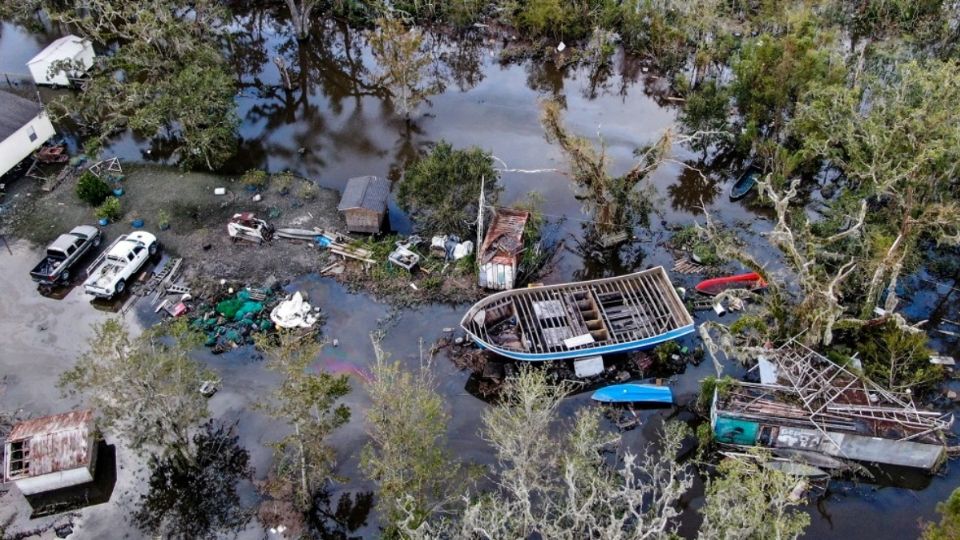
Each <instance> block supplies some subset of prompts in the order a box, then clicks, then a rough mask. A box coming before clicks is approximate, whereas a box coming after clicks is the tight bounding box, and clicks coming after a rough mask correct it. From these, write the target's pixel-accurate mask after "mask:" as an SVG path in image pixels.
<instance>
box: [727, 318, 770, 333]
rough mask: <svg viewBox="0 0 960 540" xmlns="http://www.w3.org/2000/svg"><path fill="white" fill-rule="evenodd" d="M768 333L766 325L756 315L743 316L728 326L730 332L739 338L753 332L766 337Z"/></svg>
mask: <svg viewBox="0 0 960 540" xmlns="http://www.w3.org/2000/svg"><path fill="white" fill-rule="evenodd" d="M768 331H769V328H768V327H767V323H766V322H765V321H764V320H763V319H762V318H760V317H757V316H756V315H743V316H741V317H740V318H739V319H737V320H736V321H734V322H733V324H731V325H730V332H731V333H732V334H734V335H740V336H743V335H746V334H748V333H750V332H755V333H756V334H758V335H759V336H761V337H762V336H766V335H767V332H768Z"/></svg>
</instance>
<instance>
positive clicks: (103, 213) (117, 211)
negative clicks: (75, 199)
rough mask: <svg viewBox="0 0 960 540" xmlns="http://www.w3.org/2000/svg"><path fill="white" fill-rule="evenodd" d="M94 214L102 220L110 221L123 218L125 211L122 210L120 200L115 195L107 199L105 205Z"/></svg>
mask: <svg viewBox="0 0 960 540" xmlns="http://www.w3.org/2000/svg"><path fill="white" fill-rule="evenodd" d="M93 213H94V215H95V216H97V217H98V218H100V219H109V220H110V221H117V220H119V219H120V218H121V217H122V216H123V209H122V208H120V199H118V198H116V197H114V196H113V195H111V196H109V197H107V199H106V200H105V201H103V204H101V205H100V206H98V207H97V209H96V210H94V212H93Z"/></svg>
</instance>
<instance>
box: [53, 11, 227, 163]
mask: <svg viewBox="0 0 960 540" xmlns="http://www.w3.org/2000/svg"><path fill="white" fill-rule="evenodd" d="M178 6H179V4H176V3H175V2H171V1H169V0H159V1H157V2H152V3H150V4H148V5H145V6H141V5H139V4H137V5H135V4H131V3H129V2H119V1H117V0H92V1H91V2H84V3H83V5H80V4H76V5H74V4H71V3H67V4H62V5H61V4H59V3H54V2H46V3H45V8H46V11H47V12H48V14H49V15H50V16H51V18H52V19H53V20H55V21H58V22H62V23H65V24H67V25H70V26H71V27H76V28H77V29H78V31H79V32H80V33H82V34H83V35H84V36H85V37H88V38H90V39H92V40H94V41H95V42H98V43H101V44H107V43H109V44H111V47H112V48H113V53H112V54H111V55H109V56H106V57H102V58H100V60H99V61H98V62H97V63H96V64H95V66H94V68H93V69H92V70H91V71H90V78H89V80H88V81H86V83H85V84H84V85H83V87H82V91H81V93H80V94H79V95H78V96H76V97H72V98H65V99H63V100H61V101H58V102H55V103H53V104H51V106H52V107H53V108H54V109H55V110H57V111H59V112H62V113H64V114H68V115H71V116H74V117H76V118H77V119H78V120H79V122H80V123H81V124H82V125H85V126H91V127H93V128H94V129H95V131H96V134H95V135H93V136H92V137H90V138H89V139H88V140H87V141H86V142H85V144H84V148H85V150H86V151H87V153H90V154H94V153H95V152H96V150H97V149H98V148H99V147H101V146H102V145H104V144H105V143H107V141H108V140H109V139H110V138H111V137H112V136H114V135H115V134H117V133H120V132H122V131H124V130H126V129H130V130H132V131H133V132H134V133H135V134H136V135H138V136H141V137H144V138H146V139H149V140H151V141H152V142H153V143H155V144H157V145H161V144H162V146H163V148H164V151H170V152H172V153H175V154H176V155H177V157H178V159H179V161H180V163H181V164H182V165H183V166H184V167H197V166H205V167H207V168H208V169H216V168H217V167H219V166H220V165H221V164H222V163H223V162H224V161H225V160H226V159H227V158H229V157H230V156H232V155H233V153H234V151H235V148H236V143H237V138H236V127H237V124H238V122H239V119H238V118H237V116H236V113H235V112H234V109H235V103H234V96H235V94H236V84H235V81H234V78H233V77H232V76H231V75H230V72H229V70H228V68H227V64H226V62H225V61H224V58H223V56H222V54H221V47H220V43H218V41H217V38H218V36H219V35H220V30H221V28H220V27H219V26H218V21H222V20H225V19H226V18H224V17H221V16H222V15H223V14H222V12H220V11H219V10H220V7H219V6H217V5H215V4H214V3H212V2H210V1H207V0H200V1H199V2H195V3H194V4H193V5H192V9H189V10H186V9H179V8H178Z"/></svg>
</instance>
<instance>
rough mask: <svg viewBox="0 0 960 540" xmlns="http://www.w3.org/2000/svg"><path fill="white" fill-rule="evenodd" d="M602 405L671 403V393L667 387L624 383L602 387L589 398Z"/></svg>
mask: <svg viewBox="0 0 960 540" xmlns="http://www.w3.org/2000/svg"><path fill="white" fill-rule="evenodd" d="M590 398H591V399H593V400H594V401H602V402H604V403H665V404H667V405H669V404H671V403H673V392H672V391H671V390H670V388H669V387H667V386H657V385H655V384H637V383H625V384H614V385H611V386H606V387H603V388H601V389H599V390H597V391H596V392H594V393H593V395H592V396H590Z"/></svg>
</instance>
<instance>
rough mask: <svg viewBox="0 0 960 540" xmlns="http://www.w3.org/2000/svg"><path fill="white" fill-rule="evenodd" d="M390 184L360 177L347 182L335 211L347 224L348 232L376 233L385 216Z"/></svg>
mask: <svg viewBox="0 0 960 540" xmlns="http://www.w3.org/2000/svg"><path fill="white" fill-rule="evenodd" d="M389 195H390V182H388V181H387V180H385V179H383V178H377V177H376V176H360V177H357V178H351V179H349V180H347V186H346V187H345V188H344V189H343V196H342V197H341V198H340V204H339V205H337V210H338V211H339V212H340V213H341V214H342V215H343V219H344V220H345V221H346V222H347V230H348V231H350V232H363V233H378V232H380V230H381V229H382V228H383V221H384V219H385V218H386V216H387V197H389Z"/></svg>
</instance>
